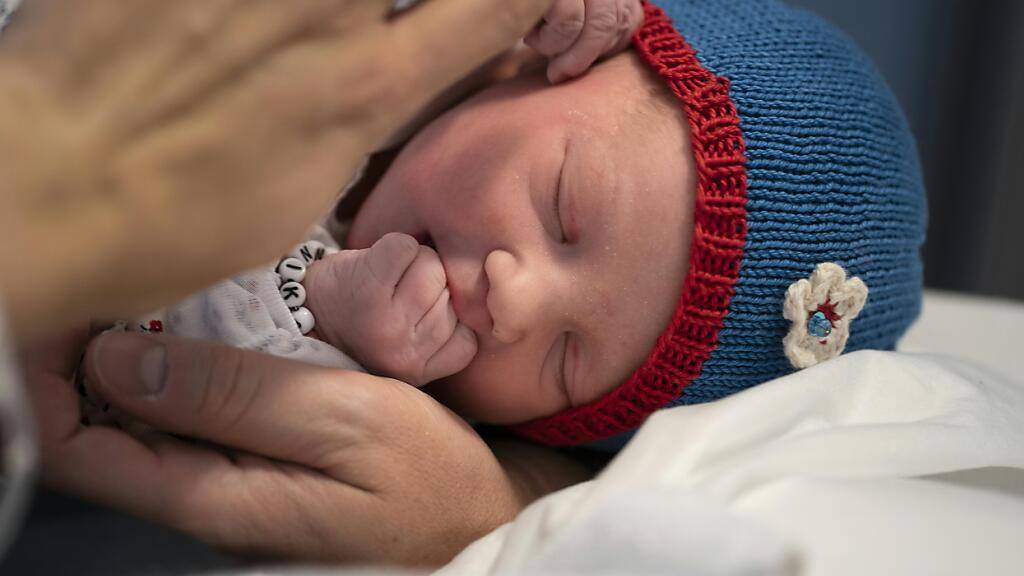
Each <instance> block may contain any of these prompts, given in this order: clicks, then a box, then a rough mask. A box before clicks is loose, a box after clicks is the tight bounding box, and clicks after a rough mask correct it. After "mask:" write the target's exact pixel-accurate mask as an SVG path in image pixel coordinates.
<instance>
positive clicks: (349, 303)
mask: <svg viewBox="0 0 1024 576" xmlns="http://www.w3.org/2000/svg"><path fill="white" fill-rule="evenodd" d="M309 274H310V276H311V278H310V280H308V281H307V284H308V288H309V302H310V309H311V310H312V311H313V314H314V315H315V316H316V319H317V330H318V332H319V333H320V335H321V336H322V337H323V339H324V340H326V341H327V342H328V343H330V344H333V345H334V346H336V347H338V348H340V349H342V350H344V351H346V352H348V353H349V354H351V355H352V356H354V357H355V359H356V360H358V361H359V362H360V363H362V364H363V365H365V366H366V367H367V368H369V369H370V370H372V371H374V372H376V373H379V374H383V375H386V376H390V377H392V378H398V379H400V380H403V381H405V382H408V383H410V384H413V385H416V386H421V385H423V384H426V383H427V382H431V381H433V380H437V379H438V378H443V377H445V376H450V375H452V374H454V373H456V372H458V371H460V370H462V369H463V368H465V367H466V366H467V365H469V362H470V361H471V360H472V359H473V356H474V355H476V337H475V335H474V334H473V331H472V330H470V329H469V328H468V327H467V326H465V325H463V324H460V323H459V320H458V318H457V317H456V316H455V309H454V308H453V307H452V303H451V295H450V294H449V292H448V287H447V278H446V276H445V271H444V266H443V265H442V264H441V259H440V258H439V257H438V255H437V252H435V251H434V250H432V249H430V248H428V247H426V246H420V245H419V243H418V242H416V240H415V239H414V238H413V237H411V236H408V235H405V234H397V233H392V234H388V235H386V236H384V237H383V238H381V239H380V240H378V241H377V243H376V244H374V245H373V246H371V247H370V248H368V249H366V250H345V251H342V252H339V253H337V254H335V255H333V256H330V257H328V258H325V259H324V260H323V261H321V262H319V263H317V264H316V265H315V266H311V267H310V269H309Z"/></svg>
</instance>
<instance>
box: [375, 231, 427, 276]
mask: <svg viewBox="0 0 1024 576" xmlns="http://www.w3.org/2000/svg"><path fill="white" fill-rule="evenodd" d="M419 252H420V243H419V242H417V241H416V239H415V238H413V237H412V236H409V235H408V234H400V233H398V232H391V233H390V234H385V235H384V236H383V237H381V239H380V240H377V242H376V243H374V245H373V246H370V248H369V252H368V253H367V256H366V265H367V267H368V268H369V270H370V274H372V275H373V277H374V278H375V279H376V280H377V282H380V284H381V285H382V286H388V287H391V288H392V289H394V287H395V286H397V285H398V283H399V281H401V280H402V277H403V276H404V275H405V274H406V271H407V270H408V269H409V266H411V265H412V263H413V261H415V260H416V256H417V255H418V254H419Z"/></svg>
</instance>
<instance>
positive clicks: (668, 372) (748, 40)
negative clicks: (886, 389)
mask: <svg viewBox="0 0 1024 576" xmlns="http://www.w3.org/2000/svg"><path fill="white" fill-rule="evenodd" d="M656 4H657V5H655V4H653V3H648V4H646V5H645V7H644V10H645V17H646V18H645V23H644V24H643V26H642V27H641V29H640V30H639V31H638V32H637V34H636V36H635V38H634V47H635V49H636V50H637V52H638V53H639V54H640V56H641V57H642V58H643V60H644V61H646V62H647V63H648V64H649V65H650V66H651V67H652V69H653V70H654V72H655V73H656V74H657V75H658V76H660V77H661V78H662V79H664V80H665V81H666V83H667V84H668V87H669V89H670V90H671V92H672V93H673V94H674V95H675V96H676V97H677V98H678V99H679V100H680V103H681V105H682V106H683V108H684V110H685V112H686V117H687V119H688V121H689V124H690V129H691V142H692V147H693V153H694V158H695V164H696V168H697V191H696V204H695V214H694V220H695V225H694V232H693V240H692V244H691V255H690V262H689V270H688V272H687V276H686V278H685V280H684V287H683V291H682V294H681V296H680V299H679V302H678V305H677V308H676V312H675V315H674V316H673V318H672V321H671V324H670V325H669V326H668V327H667V329H666V330H665V332H664V333H663V334H662V336H661V337H660V339H659V341H658V343H657V344H656V346H655V348H654V350H653V351H652V352H651V354H650V355H649V356H648V358H647V359H646V360H645V361H644V363H643V365H642V366H640V368H638V369H637V371H636V372H635V373H634V374H633V375H632V376H631V377H630V378H629V379H628V380H627V381H626V382H624V383H623V384H622V385H620V386H619V387H618V388H616V389H615V390H613V391H612V392H610V393H609V394H607V395H605V396H603V397H602V398H599V399H598V400H596V401H594V402H592V403H590V404H587V405H585V406H579V407H575V408H572V409H570V410H566V411H564V412H561V413H559V414H555V415H554V416H550V417H546V418H542V419H539V420H535V421H532V422H528V423H526V424H523V425H520V426H518V427H517V431H518V432H519V433H521V434H523V435H525V436H528V437H530V438H533V439H536V440H538V441H541V442H545V443H549V444H578V443H582V442H591V441H594V440H601V439H604V438H609V437H612V436H615V435H619V434H621V433H623V432H628V431H630V430H633V429H634V428H636V427H637V426H639V425H640V424H641V423H642V422H643V420H644V419H646V418H647V416H648V415H650V414H651V413H652V412H654V411H655V410H658V409H660V408H662V407H667V406H674V405H680V404H693V403H698V402H707V401H710V400H716V399H718V398H722V397H724V396H727V395H729V394H732V393H735V392H739V391H741V390H744V389H746V388H749V387H751V386H755V385H757V384H761V383H763V382H766V381H768V380H771V379H774V378H777V377H779V376H784V375H786V374H788V373H791V372H793V371H794V370H796V369H798V368H802V367H806V366H810V365H813V364H814V363H816V362H819V361H822V360H826V359H828V358H830V357H832V356H835V355H838V354H840V353H842V352H843V351H851V350H860V349H866V348H870V349H880V350H889V349H892V348H893V347H894V346H895V344H896V341H897V340H898V339H899V337H900V336H901V335H902V334H903V332H904V331H905V330H906V328H907V327H908V326H909V325H910V323H911V322H912V321H913V319H914V318H915V317H916V316H917V314H918V312H919V310H920V307H921V279H922V270H921V260H920V256H919V250H920V247H921V245H922V243H923V242H924V231H925V220H926V208H925V199H924V190H923V186H922V180H921V173H920V167H919V165H918V157H917V151H916V148H915V145H914V141H913V138H912V136H911V134H910V130H909V128H908V126H907V122H906V120H905V118H904V116H903V114H902V113H901V111H900V108H899V106H898V104H897V103H896V100H895V98H894V97H893V95H892V94H891V93H890V91H889V90H888V88H887V87H886V85H885V83H884V82H883V80H882V79H881V77H880V76H879V74H878V72H877V71H876V70H875V68H874V67H873V66H872V64H871V63H870V61H869V60H868V59H867V57H865V56H864V55H863V54H862V53H861V52H860V51H859V50H858V49H857V48H856V47H855V46H854V45H853V44H852V43H851V42H850V40H848V39H847V38H846V37H845V36H844V35H842V34H841V33H840V32H838V31H837V30H835V29H834V28H832V27H831V26H829V25H828V24H826V23H824V22H822V21H821V20H819V19H818V18H816V17H814V16H812V15H811V14H808V13H806V12H803V11H800V10H795V9H792V8H789V7H787V6H785V5H783V4H780V3H779V2H776V1H773V0H703V1H701V0H690V1H686V0H660V1H657V2H656Z"/></svg>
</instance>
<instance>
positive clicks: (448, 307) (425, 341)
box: [414, 288, 459, 356]
mask: <svg viewBox="0 0 1024 576" xmlns="http://www.w3.org/2000/svg"><path fill="white" fill-rule="evenodd" d="M458 323H459V318H458V316H456V315H455V308H454V307H453V306H452V295H451V292H449V291H448V289H447V288H445V289H444V290H443V291H442V292H441V295H440V296H438V297H437V301H436V302H434V305H433V306H431V307H430V310H427V313H426V314H424V315H423V318H420V321H419V322H418V323H417V324H416V326H415V328H414V330H415V333H416V340H417V343H420V344H421V345H423V346H425V347H427V350H426V354H424V356H429V355H431V354H434V353H435V352H437V351H438V349H440V348H441V345H442V344H444V343H445V342H447V341H448V339H449V338H451V337H452V332H454V331H455V325H456V324H458Z"/></svg>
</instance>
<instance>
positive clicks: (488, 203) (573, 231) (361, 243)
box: [348, 53, 695, 424]
mask: <svg viewBox="0 0 1024 576" xmlns="http://www.w3.org/2000/svg"><path fill="white" fill-rule="evenodd" d="M649 74H650V73H649V72H648V71H647V70H645V69H644V66H643V64H642V63H640V62H639V61H638V60H637V59H636V57H635V56H634V55H633V54H631V53H629V54H623V55H620V56H618V57H616V58H614V59H612V60H609V61H608V62H605V63H603V64H601V65H599V66H597V67H596V68H594V69H593V70H592V71H591V72H590V73H589V74H588V75H587V76H585V77H584V78H581V79H579V80H577V81H574V82H570V83H567V84H563V85H559V86H554V87H551V86H548V85H547V84H546V82H545V80H544V78H543V76H541V75H537V76H536V77H529V78H522V79H518V80H515V81H511V82H507V83H504V84H500V85H497V86H494V87H492V88H490V89H488V90H487V91H485V92H483V93H481V94H479V95H477V96H476V97H474V98H473V99H471V100H469V101H467V102H465V103H464V104H462V105H460V106H458V107H457V108H455V109H454V110H452V111H451V112H449V113H448V114H446V115H444V116H442V117H441V118H439V119H438V120H436V121H435V122H434V123H432V124H431V125H430V126H428V127H427V128H426V129H424V130H423V131H422V132H420V134H418V135H417V137H416V138H415V139H414V140H413V141H412V142H411V143H410V144H409V145H408V146H406V148H405V150H404V151H403V152H402V153H401V155H400V156H399V157H398V158H397V159H396V160H395V163H394V164H393V165H392V167H391V169H390V171H389V172H388V173H387V174H386V175H385V176H384V178H383V179H382V180H381V182H380V183H379V185H378V186H377V188H376V189H374V191H373V192H372V193H371V195H370V197H369V198H368V199H367V201H366V203H365V204H364V206H363V208H362V209H361V211H360V212H359V214H358V215H357V216H356V219H355V222H354V225H353V228H352V232H351V234H350V236H349V239H348V240H349V245H350V247H352V248H365V247H367V246H370V245H371V244H373V242H374V241H376V240H377V239H378V238H380V237H381V236H383V235H384V234H386V233H388V232H403V233H406V234H410V235H412V236H415V237H417V238H420V239H421V240H424V241H427V240H429V241H431V242H432V243H433V245H434V246H435V247H436V250H437V252H438V254H439V255H440V258H441V261H442V262H443V264H444V268H445V272H446V273H447V277H448V287H449V290H450V292H451V297H452V301H453V304H454V308H455V312H456V315H457V316H458V318H459V320H460V321H461V322H462V323H464V324H466V325H468V326H469V327H470V328H472V329H473V331H474V332H475V333H476V335H477V339H478V344H479V351H478V353H477V355H476V357H475V358H474V359H473V362H472V363H471V364H470V365H469V367H468V368H466V369H465V370H464V371H462V372H460V373H458V374H456V375H455V376H453V377H450V378H447V379H445V380H442V381H439V382H436V383H434V384H432V385H431V387H430V391H431V393H433V394H435V395H436V396H437V397H439V398H440V399H441V400H442V401H444V402H445V403H447V404H448V405H449V406H451V407H452V408H454V409H455V410H456V411H459V412H460V413H462V414H464V415H466V416H469V417H471V418H474V419H478V420H481V421H485V422H490V423H494V424H512V423H518V422H524V421H527V420H531V419H534V418H539V417H542V416H547V415H550V414H554V413H556V412H559V411H561V410H564V409H567V408H570V407H573V406H578V405H581V404H585V403H587V402H590V401H592V400H595V399H597V398H598V397H600V396H601V395H603V394H605V393H607V392H609V391H610V390H612V389H613V388H615V387H616V386H618V385H619V384H620V383H621V382H622V381H623V380H624V379H626V378H627V377H629V375H630V374H631V373H632V372H633V371H634V370H635V369H636V368H637V367H638V366H639V365H640V364H641V363H642V362H643V360H644V358H645V357H646V356H647V354H648V353H649V352H650V350H651V349H652V347H653V345H654V343H655V341H656V340H657V338H658V336H659V335H660V334H661V332H662V331H663V330H664V329H665V327H666V326H667V325H668V322H669V319H670V318H671V315H672V312H673V310H674V308H675V305H676V302H677V300H678V298H679V293H680V290H681V288H682V282H683V277H684V274H685V271H686V269H687V257H688V253H689V243H690V235H691V233H692V213H693V196H694V187H695V171H694V167H693V160H692V153H691V150H690V143H689V140H688V129H687V126H686V123H685V119H684V117H683V114H682V112H681V111H680V110H678V109H677V108H678V106H675V107H674V105H673V104H672V101H671V100H670V98H671V97H670V96H669V95H667V94H661V92H658V91H656V88H657V86H658V84H657V82H658V80H657V79H655V78H654V77H652V76H649Z"/></svg>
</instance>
